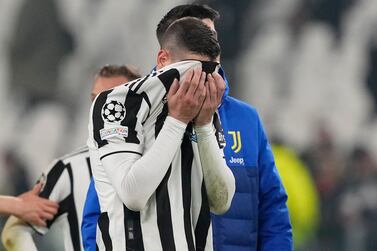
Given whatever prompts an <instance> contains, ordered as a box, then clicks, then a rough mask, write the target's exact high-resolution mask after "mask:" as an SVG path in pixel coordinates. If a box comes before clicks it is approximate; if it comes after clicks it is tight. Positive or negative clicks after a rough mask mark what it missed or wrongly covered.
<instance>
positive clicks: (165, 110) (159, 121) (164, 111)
mask: <svg viewBox="0 0 377 251" xmlns="http://www.w3.org/2000/svg"><path fill="white" fill-rule="evenodd" d="M167 116H168V104H164V107H163V108H162V111H161V113H160V114H159V115H158V116H157V120H156V124H155V131H154V134H155V136H156V138H157V136H158V134H159V133H160V131H161V129H162V126H163V125H164V122H165V120H166V117H167Z"/></svg>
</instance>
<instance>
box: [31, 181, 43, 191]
mask: <svg viewBox="0 0 377 251" xmlns="http://www.w3.org/2000/svg"><path fill="white" fill-rule="evenodd" d="M41 188H42V182H39V183H38V184H36V185H35V186H34V187H33V189H32V190H31V193H32V194H39V192H40V191H41Z"/></svg>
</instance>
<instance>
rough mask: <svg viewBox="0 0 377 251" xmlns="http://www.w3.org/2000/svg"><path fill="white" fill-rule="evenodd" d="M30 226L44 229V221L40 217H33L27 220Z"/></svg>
mask: <svg viewBox="0 0 377 251" xmlns="http://www.w3.org/2000/svg"><path fill="white" fill-rule="evenodd" d="M28 221H29V222H30V223H31V224H32V225H36V226H38V227H46V226H47V224H46V221H44V220H43V219H42V218H41V217H39V216H37V215H35V217H33V218H32V219H29V220H28Z"/></svg>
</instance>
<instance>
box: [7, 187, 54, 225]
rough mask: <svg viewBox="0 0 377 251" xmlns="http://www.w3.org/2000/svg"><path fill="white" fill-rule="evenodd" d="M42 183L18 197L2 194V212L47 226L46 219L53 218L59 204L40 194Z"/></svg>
mask: <svg viewBox="0 0 377 251" xmlns="http://www.w3.org/2000/svg"><path fill="white" fill-rule="evenodd" d="M41 186H42V184H40V183H39V184H37V185H35V186H34V188H33V189H32V190H30V191H28V192H26V193H23V194H21V195H20V196H18V197H12V196H0V213H1V214H13V215H15V216H17V217H19V218H21V219H23V220H25V221H27V222H30V223H31V224H35V225H38V226H46V222H45V221H46V220H47V219H52V218H53V216H54V215H55V214H56V212H57V208H58V204H57V203H55V202H52V201H49V200H47V199H44V198H40V197H39V196H38V193H39V191H40V190H41Z"/></svg>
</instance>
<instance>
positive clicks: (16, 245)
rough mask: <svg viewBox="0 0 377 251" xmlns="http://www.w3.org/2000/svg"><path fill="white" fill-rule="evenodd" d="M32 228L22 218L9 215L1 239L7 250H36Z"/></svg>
mask: <svg viewBox="0 0 377 251" xmlns="http://www.w3.org/2000/svg"><path fill="white" fill-rule="evenodd" d="M32 233H33V229H32V228H31V227H30V226H28V225H27V224H26V223H25V222H23V221H22V220H20V219H18V218H16V217H14V216H11V217H9V219H8V221H7V223H6V224H5V226H4V229H3V232H2V234H1V240H2V242H3V245H4V247H5V248H6V249H7V250H8V251H21V250H30V251H34V250H35V251H37V248H36V246H35V244H34V241H33V236H32Z"/></svg>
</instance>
